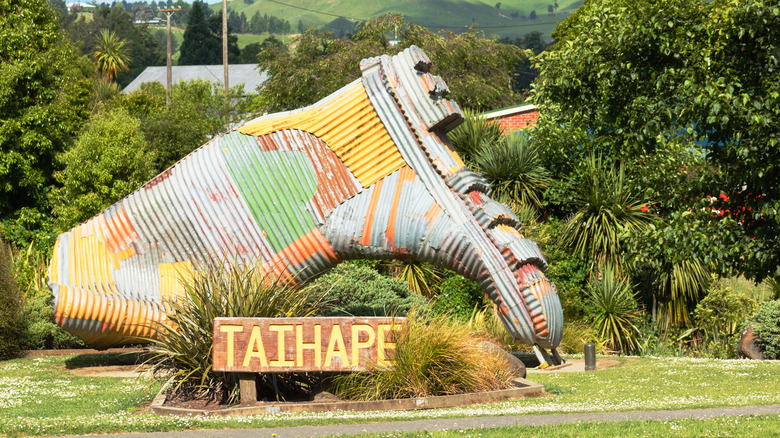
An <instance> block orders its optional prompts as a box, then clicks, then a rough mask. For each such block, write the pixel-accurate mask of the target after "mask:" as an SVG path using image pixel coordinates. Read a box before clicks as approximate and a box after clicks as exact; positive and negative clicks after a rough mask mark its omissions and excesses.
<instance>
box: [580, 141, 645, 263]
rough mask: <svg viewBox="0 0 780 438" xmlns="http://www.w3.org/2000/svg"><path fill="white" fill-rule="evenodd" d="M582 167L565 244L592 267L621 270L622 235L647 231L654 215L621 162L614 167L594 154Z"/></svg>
mask: <svg viewBox="0 0 780 438" xmlns="http://www.w3.org/2000/svg"><path fill="white" fill-rule="evenodd" d="M582 164H583V167H584V172H583V176H582V180H580V181H578V184H577V189H576V197H575V198H574V202H573V204H574V206H575V208H576V209H577V210H576V213H575V214H574V216H572V217H571V219H570V220H569V222H568V224H567V232H566V241H567V242H568V243H569V244H570V245H571V246H572V248H573V249H574V251H575V253H576V254H577V255H579V256H580V257H583V258H586V259H588V260H589V261H590V262H591V263H592V264H593V266H595V265H599V264H609V265H610V266H613V267H615V268H620V267H621V262H622V258H621V256H622V251H621V241H620V237H621V235H623V234H625V233H626V232H631V231H635V230H641V229H644V228H645V227H646V226H647V225H648V224H649V223H650V222H652V220H653V216H652V215H651V214H650V213H649V212H648V211H647V210H645V208H643V207H645V205H644V202H643V200H642V199H641V198H640V197H639V196H637V194H636V193H634V190H633V187H632V186H631V185H630V184H629V183H628V181H626V178H625V168H624V166H623V165H622V163H621V165H620V166H619V167H618V168H614V167H613V166H612V164H611V163H609V162H605V160H603V159H602V157H601V156H595V155H591V156H589V157H588V158H587V159H586V160H585V161H584V162H583V163H582Z"/></svg>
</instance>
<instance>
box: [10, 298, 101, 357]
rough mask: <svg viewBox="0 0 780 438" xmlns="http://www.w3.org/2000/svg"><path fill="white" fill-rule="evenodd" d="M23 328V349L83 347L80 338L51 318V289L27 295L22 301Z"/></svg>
mask: <svg viewBox="0 0 780 438" xmlns="http://www.w3.org/2000/svg"><path fill="white" fill-rule="evenodd" d="M22 314H23V315H24V317H23V318H24V330H23V331H22V334H21V346H22V348H23V349H25V350H43V349H52V348H53V349H59V348H85V347H86V346H85V345H84V342H82V341H81V339H79V338H77V337H75V336H73V335H71V334H70V333H68V332H66V331H64V330H63V329H62V328H61V327H60V326H58V325H57V324H55V323H54V322H53V320H52V318H53V314H54V309H53V308H52V296H51V291H49V290H41V291H36V293H35V294H32V295H29V296H28V297H27V299H26V300H25V301H24V309H23V310H22Z"/></svg>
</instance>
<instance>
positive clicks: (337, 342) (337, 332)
mask: <svg viewBox="0 0 780 438" xmlns="http://www.w3.org/2000/svg"><path fill="white" fill-rule="evenodd" d="M336 347H338V352H336V351H337V350H336ZM335 355H338V356H339V358H340V359H341V365H342V366H347V365H349V356H347V347H345V346H344V337H343V336H342V335H341V326H340V325H338V324H335V325H334V326H333V328H332V329H331V331H330V339H329V340H328V351H327V352H326V353H325V365H323V366H326V367H327V366H329V365H330V362H331V360H332V359H333V356H335Z"/></svg>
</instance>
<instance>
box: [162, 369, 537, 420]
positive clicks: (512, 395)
mask: <svg viewBox="0 0 780 438" xmlns="http://www.w3.org/2000/svg"><path fill="white" fill-rule="evenodd" d="M513 383H514V385H515V386H516V388H511V389H502V390H498V391H488V392H477V393H471V394H456V395H442V396H437V397H418V398H407V399H393V400H376V401H337V402H302V403H279V402H258V403H257V404H255V405H251V406H237V407H230V408H225V409H219V410H204V409H187V408H175V407H171V406H165V394H164V393H163V392H162V391H160V392H159V393H158V394H157V396H156V397H155V398H154V400H153V401H152V404H151V406H150V407H149V408H150V410H151V411H152V412H154V413H156V414H159V415H184V416H226V415H263V414H278V413H282V412H285V413H312V412H333V411H356V412H364V411H411V410H417V409H441V408H454V407H458V406H466V405H473V404H481V403H495V402H502V401H508V400H516V399H519V398H524V397H534V396H540V395H543V394H544V386H543V385H540V384H538V383H534V382H531V381H528V380H526V379H522V378H516V379H514V381H513Z"/></svg>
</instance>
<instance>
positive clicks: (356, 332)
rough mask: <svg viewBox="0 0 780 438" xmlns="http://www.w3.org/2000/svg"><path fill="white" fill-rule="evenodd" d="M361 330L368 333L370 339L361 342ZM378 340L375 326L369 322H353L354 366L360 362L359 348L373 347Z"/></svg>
mask: <svg viewBox="0 0 780 438" xmlns="http://www.w3.org/2000/svg"><path fill="white" fill-rule="evenodd" d="M360 332H366V333H368V340H366V341H364V342H360ZM375 340H376V333H375V332H374V328H373V327H371V326H370V325H368V324H353V325H352V366H353V367H356V366H358V364H359V363H360V354H359V350H360V349H361V348H371V346H372V345H374V341H375Z"/></svg>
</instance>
